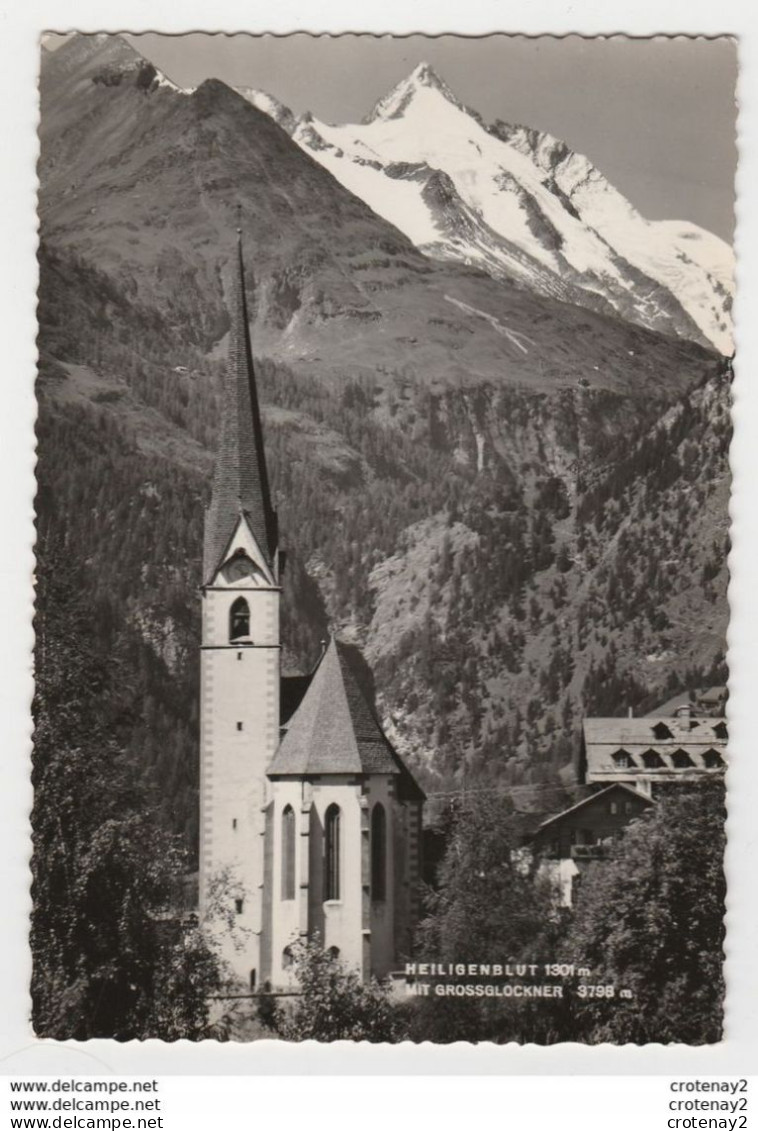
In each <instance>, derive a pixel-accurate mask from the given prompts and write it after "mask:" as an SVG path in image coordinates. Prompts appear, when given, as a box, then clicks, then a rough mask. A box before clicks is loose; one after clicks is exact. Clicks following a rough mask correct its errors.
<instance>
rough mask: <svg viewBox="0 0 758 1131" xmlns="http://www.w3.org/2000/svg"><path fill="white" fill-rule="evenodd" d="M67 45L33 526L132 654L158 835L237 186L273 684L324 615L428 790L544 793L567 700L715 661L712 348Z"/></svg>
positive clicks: (609, 700) (722, 525)
mask: <svg viewBox="0 0 758 1131" xmlns="http://www.w3.org/2000/svg"><path fill="white" fill-rule="evenodd" d="M64 50H66V49H65V48H62V49H61V51H60V52H59V53H58V55H59V56H62V54H63V51H64ZM88 59H89V57H88ZM69 62H70V64H71V68H70V70H69V71H68V72H66V73H65V75H64V77H65V82H64V79H63V78H62V77H61V75H63V73H64V64H65V63H66V60H65V58H63V59H61V58H59V59H58V60H57V64H56V65H57V67H58V73H57V75H56V74H52V75H51V76H50V77H49V80H48V88H47V89H48V93H47V95H46V97H47V98H48V99H52V98H54V95H55V93H56V90H57V91H59V92H61V91H62V92H64V93H65V92H68V93H67V97H69V99H70V105H69V104H65V105H61V104H60V103H55V107H56V109H55V113H52V112H51V115H50V117H49V118H48V119H47V134H45V133H44V132H43V155H42V164H41V170H42V173H43V195H42V205H43V206H42V240H41V249H40V307H39V317H40V340H39V344H40V356H41V365H40V382H39V390H40V421H39V468H38V476H39V485H40V491H39V498H38V514H39V526H40V531H41V532H42V533H44V535H45V536H46V537H50V538H52V539H54V540H55V541H56V544H61V545H62V546H64V547H65V552H66V554H67V555H68V556H69V559H70V561H71V563H72V564H73V565H75V566H76V567H77V571H78V572H77V576H78V577H79V578H81V579H82V584H83V588H84V593H85V596H86V600H87V610H88V612H87V615H88V618H89V624H90V632H91V637H92V641H93V642H94V644H95V646H96V648H97V652H98V655H99V656H100V657H101V661H102V663H103V664H110V663H112V662H114V661H115V659H116V658H117V659H118V662H119V663H120V664H121V665H122V667H121V669H120V670H123V671H124V672H128V673H129V675H128V678H125V680H124V687H125V694H128V696H129V710H128V711H127V712H125V714H124V718H123V720H121V721H119V724H118V725H119V730H120V736H121V738H122V739H123V743H124V744H125V746H126V747H127V749H128V750H129V752H130V756H131V757H132V758H133V759H134V763H135V764H138V765H140V766H142V767H143V770H144V773H145V775H146V780H148V781H149V783H150V787H151V788H153V789H154V791H155V796H156V798H157V799H158V803H159V804H160V806H161V808H162V812H163V814H164V819H165V821H166V823H167V825H169V826H170V827H171V828H173V829H176V830H179V831H181V832H182V833H183V834H184V835H185V836H186V837H187V838H188V840H189V841H190V842H192V843H194V838H195V835H196V822H197V798H196V790H197V733H196V731H197V694H198V692H197V648H198V641H199V599H198V592H197V586H198V585H199V583H200V580H201V574H200V545H201V534H202V520H203V506H204V501H205V500H206V498H207V493H208V489H209V484H210V475H211V468H212V461H213V451H214V447H215V442H216V431H217V417H218V389H219V382H220V380H221V379H222V374H223V367H224V356H225V343H226V331H227V326H228V319H227V316H226V313H225V308H224V289H225V285H226V282H227V277H228V270H229V266H230V263H229V253H230V248H231V247H232V245H233V224H234V219H235V206H236V204H240V206H241V213H242V221H241V223H242V227H243V232H244V245H245V255H246V259H247V263H248V280H247V282H248V289H249V293H250V295H251V306H252V309H253V310H254V318H255V321H254V324H253V326H252V335H253V344H254V350H255V352H256V354H257V358H256V368H257V375H258V383H259V388H260V395H261V399H262V402H263V411H264V429H265V436H266V450H267V457H268V461H269V466H270V469H271V474H272V480H273V484H274V490H275V494H276V499H277V505H278V508H279V519H280V529H281V532H282V539H283V544H284V545H285V547H286V549H287V551H288V557H287V569H286V572H285V594H284V602H283V618H284V619H283V634H284V641H285V666H286V667H287V668H288V669H289V670H301V671H302V670H307V669H308V668H309V666H310V665H311V664H312V663H313V661H314V659H315V658H316V656H317V655H318V651H319V642H320V640H321V639H322V638H323V637H324V635H325V633H326V632H327V631H330V630H331V631H333V632H337V633H339V634H340V635H341V636H342V637H343V638H346V639H348V640H350V641H352V642H354V643H356V644H357V645H359V646H360V648H361V650H362V652H363V654H364V656H365V658H366V660H367V661H368V663H369V665H370V667H371V670H372V673H373V678H374V681H375V685H376V691H377V701H378V706H379V710H380V713H381V715H382V718H383V720H384V721H385V724H386V725H387V727H388V730H389V733H390V734H391V735H392V737H393V739H394V740H395V741H396V742H397V745H398V747H399V748H400V749H401V750H402V751H403V752H404V753H405V754H407V756H408V758H409V761H410V762H411V764H412V765H413V767H414V769H415V771H416V772H417V773H418V775H419V778H420V780H421V781H422V783H423V784H424V785H425V786H426V787H427V788H428V789H430V791H431V792H446V791H449V790H451V789H456V788H459V787H460V785H461V783H462V782H463V781H465V782H466V783H469V782H470V781H471V780H474V779H475V780H479V781H482V782H493V781H494V782H497V783H499V784H501V785H503V786H507V787H509V788H511V789H512V792H513V795H514V798H515V799H516V801H517V803H518V804H519V805H520V806H523V807H529V808H534V809H539V810H541V811H547V810H550V809H554V808H556V807H557V806H558V805H559V804H560V803H561V801H562V800H563V799H564V797H565V790H567V789H569V790H570V789H571V787H572V784H573V783H574V781H575V776H574V773H573V767H574V764H575V759H576V756H577V752H578V743H577V737H578V733H579V726H580V721H581V717H582V714H583V713H585V712H587V711H595V712H603V713H625V712H626V710H627V708H628V707H629V706H633V707H635V708H636V709H638V710H644V709H645V708H646V707H648V708H650V707H652V706H653V705H654V703H655V702H656V701H660V700H662V699H664V698H666V697H667V696H668V695H669V694H670V693H672V692H673V691H674V690H679V689H685V688H687V687H689V686H691V685H692V684H693V682H695V683H702V682H704V681H705V680H712V679H715V678H717V677H718V678H721V676H722V675H723V652H724V632H725V625H726V600H725V587H726V566H725V547H726V538H727V498H728V467H727V448H728V439H729V400H728V398H729V392H728V377H729V367H728V364H727V363H725V362H722V361H721V360H720V359H718V358H717V357H716V356H715V355H713V354H710V353H708V352H707V351H705V350H704V349H702V348H701V347H698V346H695V345H692V344H691V343H686V342H679V341H673V340H671V339H668V338H664V337H663V336H662V335H658V334H654V333H652V332H650V331H645V330H642V329H641V328H639V327H635V326H630V325H627V324H625V323H623V322H621V321H620V320H616V319H612V318H607V317H602V316H600V315H595V314H592V313H590V312H587V311H580V310H577V309H576V308H573V307H570V306H567V305H563V304H561V303H557V302H553V301H549V300H546V299H541V298H538V297H535V296H531V295H528V294H526V293H524V292H518V291H516V290H514V288H512V287H511V286H509V285H507V284H505V283H502V284H501V283H497V282H495V281H494V280H492V279H489V278H485V277H483V276H480V275H479V274H478V273H477V272H475V271H466V269H464V268H461V267H458V266H448V265H441V264H435V263H434V262H433V261H430V260H426V259H424V257H423V256H422V255H420V254H419V253H418V252H417V251H416V250H415V249H414V248H413V247H412V246H411V245H410V244H408V243H407V241H405V240H404V237H402V236H401V235H400V234H399V233H398V232H397V231H396V230H395V229H393V228H391V226H390V225H388V224H386V223H385V222H384V221H381V220H380V219H379V218H378V217H375V216H373V214H371V213H370V211H369V210H368V208H366V206H365V205H363V204H362V203H361V202H358V201H354V200H352V199H351V198H350V195H349V194H348V193H347V192H346V190H344V189H343V188H342V187H341V186H339V185H337V183H336V182H333V180H332V178H330V176H329V174H328V173H326V172H325V171H324V170H322V169H320V168H319V167H318V166H317V165H315V163H314V162H312V161H311V160H310V159H309V158H308V157H307V156H306V155H305V154H303V153H302V152H301V151H300V150H298V149H297V147H296V146H295V145H294V143H293V142H291V140H290V139H289V138H288V137H287V136H286V134H284V132H283V131H281V130H279V128H278V127H277V126H276V125H275V124H274V123H273V122H272V121H271V120H270V119H268V118H266V117H265V115H262V114H260V113H259V112H258V111H256V110H255V109H254V108H253V107H251V106H249V105H247V104H246V103H244V101H243V100H242V99H241V98H239V96H237V95H235V94H234V93H233V92H231V91H229V90H227V88H224V87H223V84H220V83H217V84H205V86H206V87H208V89H201V91H199V92H197V96H195V95H193V96H191V97H188V96H184V95H178V94H174V93H172V92H171V91H169V90H164V89H159V90H153V89H151V88H150V86H149V84H148V85H147V86H145V85H144V84H143V86H142V87H140V86H139V85H138V80H139V81H141V80H140V75H141V74H142V72H141V71H140V70H139V68H137V69H136V70H135V71H134V74H133V75H132V72H131V71H129V67H128V66H127V65H126V64H124V66H126V70H125V71H124V72H123V73H124V74H125V75H126V76H127V77H126V78H125V79H124V80H123V81H121V80H119V82H118V83H114V84H112V85H107V84H106V85H104V84H103V82H102V81H101V77H102V74H103V73H106V72H104V71H103V67H102V65H101V63H98V64H97V65H95V63H93V62H92V60H91V59H89V61H88V62H87V67H89V70H87V67H84V69H83V70H82V67H83V66H84V65H83V64H81V60H80V61H79V62H77V59H76V58H70V59H69ZM77 67H78V68H79V69H78V70H77ZM119 73H121V72H119ZM98 76H100V78H98ZM130 76H131V77H130ZM132 80H134V81H132ZM43 88H44V84H43ZM193 99H194V101H193ZM67 106H68V108H67ZM85 112H86V113H85ZM84 120H87V121H88V122H89V125H90V130H89V133H88V132H87V131H86V130H85V131H83V129H82V124H81V123H82V121H84ZM127 127H128V128H127ZM109 130H113V131H115V132H114V133H113V134H112V135H111V133H109ZM111 137H113V138H117V139H118V142H119V146H120V148H118V147H116V143H115V141H114V142H113V143H111V141H110V140H109V139H110V138H111ZM193 139H194V142H197V144H196V145H194V148H193V144H194V142H193ZM201 142H202V144H200V143H201ZM169 149H170V150H171V153H170V157H169V156H167V152H168V150H169ZM139 161H147V162H148V164H149V170H148V171H146V168H145V167H143V166H142V165H140V164H139ZM148 172H149V175H148ZM168 200H170V201H171V202H172V206H171V208H167V206H166V201H168ZM293 214H295V215H297V217H298V223H297V225H296V226H293V224H292V223H291V217H292V215H293ZM332 214H334V215H335V216H337V217H338V219H339V220H340V222H333V218H332ZM324 232H326V233H327V235H326V236H324ZM514 326H518V327H520V332H521V338H520V341H521V345H518V344H517V343H516V344H514V338H513V333H512V331H511V330H510V328H511V327H514ZM506 331H508V333H506ZM509 333H510V336H509ZM524 334H526V335H528V336H527V337H524Z"/></svg>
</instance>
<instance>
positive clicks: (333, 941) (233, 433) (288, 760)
mask: <svg viewBox="0 0 758 1131" xmlns="http://www.w3.org/2000/svg"><path fill="white" fill-rule="evenodd" d="M230 291H231V303H230V311H229V313H230V320H231V326H230V333H229V353H228V362H227V366H226V373H225V377H224V384H223V391H222V405H221V431H220V442H219V448H218V453H217V458H216V467H215V472H214V478H213V490H212V496H211V501H210V504H209V506H208V509H207V511H206V513H205V527H204V551H203V577H202V584H201V594H202V597H201V600H202V630H201V631H202V639H201V644H200V648H201V657H200V682H201V687H200V744H201V749H200V876H199V902H200V908H199V910H200V918H201V921H202V922H203V923H204V924H205V925H206V927H207V928H208V929H209V930H210V931H211V932H212V933H213V934H214V936H215V937H216V939H217V941H218V943H219V946H220V950H221V953H222V955H223V957H224V959H225V960H226V962H227V963H228V964H229V966H230V968H231V970H232V971H233V973H234V975H235V977H236V979H237V980H238V982H240V983H244V985H245V986H246V987H248V988H249V990H250V991H252V992H255V990H256V989H258V988H261V987H262V986H264V985H269V986H270V987H272V988H273V989H285V990H286V989H287V988H290V987H291V985H292V979H293V970H292V954H293V952H292V947H293V944H295V943H296V942H298V941H299V940H305V939H315V940H317V941H318V942H319V945H321V946H323V947H324V948H325V949H326V950H328V951H330V952H331V953H332V954H334V955H335V956H338V957H339V959H340V960H341V961H342V962H343V963H344V965H345V966H346V967H347V968H348V969H351V970H354V971H356V972H357V973H359V974H360V976H361V977H362V978H364V979H368V978H369V977H372V976H374V977H378V978H383V977H386V976H387V975H389V974H390V973H391V972H392V971H393V970H396V969H397V968H398V967H399V966H401V965H402V963H403V962H404V960H405V958H406V956H408V955H409V954H410V948H411V940H412V934H413V928H414V925H415V923H416V920H417V918H418V887H419V878H420V874H421V860H420V853H421V818H422V808H423V803H424V794H423V792H422V791H421V789H420V788H419V786H418V784H417V783H416V781H415V780H414V778H413V775H412V774H411V772H410V771H409V769H408V768H407V766H406V765H405V764H404V762H403V760H402V758H401V757H400V756H399V755H398V753H397V751H396V750H395V749H394V748H393V746H392V744H391V743H390V742H389V740H388V739H387V737H386V735H385V734H384V732H383V730H382V728H381V725H380V723H379V721H378V719H377V716H376V713H375V711H374V709H373V707H372V705H371V703H370V702H369V701H368V699H367V697H366V696H365V695H364V693H363V691H362V690H361V686H360V683H359V681H358V680H357V679H356V676H355V674H354V672H353V670H352V669H351V665H350V650H349V649H348V648H347V647H346V646H345V645H343V644H341V643H340V642H339V641H338V640H335V639H331V640H330V641H329V642H328V643H327V644H326V645H325V647H324V650H323V653H322V655H321V657H320V660H319V662H318V664H317V666H316V669H315V671H314V672H313V673H312V674H311V675H310V676H309V677H306V678H304V679H302V678H301V679H297V680H289V681H287V680H283V677H282V671H281V642H280V636H279V612H280V602H281V598H282V587H281V580H282V573H283V570H284V564H285V561H284V559H285V556H284V553H283V551H282V549H281V546H280V543H279V531H278V524H277V515H276V511H275V509H274V506H273V504H272V500H271V493H270V488H269V481H268V474H267V469H266V458H265V452H264V441H263V428H262V422H261V414H260V407H259V403H258V395H257V390H256V381H255V372H254V366H253V356H252V350H251V344H250V329H249V318H248V306H247V298H246V293H245V267H244V261H243V252H242V240H241V235H239V236H238V247H237V255H236V263H235V264H234V270H233V278H232V281H231V288H230ZM293 688H294V689H295V690H296V691H297V695H296V696H295V697H294V701H293V695H292V691H293ZM283 691H284V693H283Z"/></svg>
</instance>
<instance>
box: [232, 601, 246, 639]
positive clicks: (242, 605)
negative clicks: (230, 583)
mask: <svg viewBox="0 0 758 1131" xmlns="http://www.w3.org/2000/svg"><path fill="white" fill-rule="evenodd" d="M249 635H250V606H249V605H248V603H247V601H246V600H245V598H244V597H238V598H237V600H236V601H235V602H234V604H233V605H232V607H231V609H230V610H229V641H230V643H231V642H233V641H235V640H241V639H242V637H243V636H249Z"/></svg>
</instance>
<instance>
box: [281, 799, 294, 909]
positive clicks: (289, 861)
mask: <svg viewBox="0 0 758 1131" xmlns="http://www.w3.org/2000/svg"><path fill="white" fill-rule="evenodd" d="M294 898H295V811H294V809H293V808H292V806H291V805H286V806H285V808H284V811H283V812H282V899H294Z"/></svg>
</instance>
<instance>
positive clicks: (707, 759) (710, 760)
mask: <svg viewBox="0 0 758 1131" xmlns="http://www.w3.org/2000/svg"><path fill="white" fill-rule="evenodd" d="M703 762H704V764H705V768H706V770H718V769H720V768H721V767H722V766H723V765H724V759H723V758H722V757H721V755H720V754H719V752H718V750H706V752H705V755H704V757H703Z"/></svg>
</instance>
